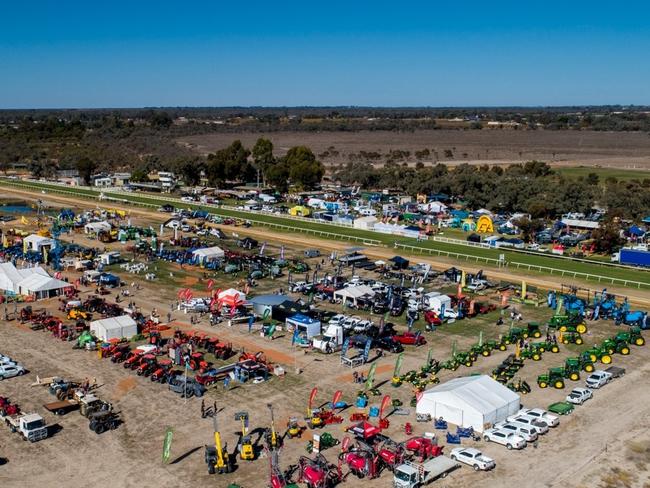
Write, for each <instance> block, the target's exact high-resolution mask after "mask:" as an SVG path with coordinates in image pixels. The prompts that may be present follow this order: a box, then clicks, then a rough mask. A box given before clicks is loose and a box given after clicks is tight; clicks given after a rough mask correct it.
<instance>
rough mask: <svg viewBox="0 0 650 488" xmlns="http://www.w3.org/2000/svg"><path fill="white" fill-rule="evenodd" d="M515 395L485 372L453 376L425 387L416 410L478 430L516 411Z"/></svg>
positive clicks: (517, 403) (517, 407) (516, 397)
mask: <svg viewBox="0 0 650 488" xmlns="http://www.w3.org/2000/svg"><path fill="white" fill-rule="evenodd" d="M519 407H520V398H519V395H518V394H516V393H515V392H513V391H512V390H510V389H509V388H507V387H506V386H504V385H502V384H501V383H499V382H498V381H495V380H493V379H492V378H490V377H489V376H487V375H480V376H467V377H464V378H456V379H453V380H450V381H447V382H446V383H442V384H440V385H437V386H434V387H433V388H430V389H428V390H426V391H425V392H424V393H423V395H422V398H420V400H419V401H418V403H417V407H416V412H417V413H418V414H429V415H431V417H433V418H442V419H443V420H445V421H447V422H449V423H452V424H455V425H457V426H460V427H472V428H473V429H474V430H476V431H478V432H483V430H485V429H487V428H489V427H490V426H492V425H494V424H495V423H497V422H500V421H502V420H505V419H506V417H508V416H510V415H513V414H515V413H517V412H518V411H519Z"/></svg>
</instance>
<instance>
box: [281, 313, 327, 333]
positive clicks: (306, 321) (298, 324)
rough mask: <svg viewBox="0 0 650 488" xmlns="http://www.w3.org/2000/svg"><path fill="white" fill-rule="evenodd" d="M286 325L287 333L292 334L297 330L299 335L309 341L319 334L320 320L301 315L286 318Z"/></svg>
mask: <svg viewBox="0 0 650 488" xmlns="http://www.w3.org/2000/svg"><path fill="white" fill-rule="evenodd" d="M286 324H287V330H288V331H291V332H293V331H296V330H297V331H298V332H299V333H300V334H304V335H306V336H307V339H311V338H312V337H314V336H317V335H319V334H320V333H321V324H320V320H316V319H313V318H311V317H307V316H306V315H303V314H301V313H297V314H295V315H293V316H291V317H289V318H287V320H286Z"/></svg>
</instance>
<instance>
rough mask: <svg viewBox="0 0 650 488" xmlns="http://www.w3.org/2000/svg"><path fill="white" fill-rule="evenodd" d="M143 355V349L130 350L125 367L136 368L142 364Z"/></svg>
mask: <svg viewBox="0 0 650 488" xmlns="http://www.w3.org/2000/svg"><path fill="white" fill-rule="evenodd" d="M141 356H142V351H137V350H136V351H129V355H128V356H127V358H126V361H124V364H123V366H124V369H131V370H133V369H135V368H137V367H138V365H139V364H140V357H141Z"/></svg>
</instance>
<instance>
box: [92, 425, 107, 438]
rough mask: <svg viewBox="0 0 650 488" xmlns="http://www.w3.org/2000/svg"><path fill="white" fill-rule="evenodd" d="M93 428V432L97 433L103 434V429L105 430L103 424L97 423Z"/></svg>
mask: <svg viewBox="0 0 650 488" xmlns="http://www.w3.org/2000/svg"><path fill="white" fill-rule="evenodd" d="M93 430H94V431H95V434H97V435H99V434H103V433H104V430H105V428H104V424H97V425H96V426H95V428H94V429H93Z"/></svg>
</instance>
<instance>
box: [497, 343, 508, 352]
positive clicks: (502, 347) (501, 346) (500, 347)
mask: <svg viewBox="0 0 650 488" xmlns="http://www.w3.org/2000/svg"><path fill="white" fill-rule="evenodd" d="M506 349H507V348H506V345H505V344H500V345H499V351H505V350H506Z"/></svg>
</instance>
